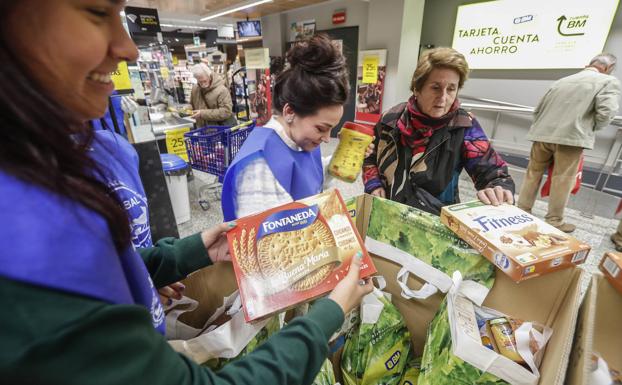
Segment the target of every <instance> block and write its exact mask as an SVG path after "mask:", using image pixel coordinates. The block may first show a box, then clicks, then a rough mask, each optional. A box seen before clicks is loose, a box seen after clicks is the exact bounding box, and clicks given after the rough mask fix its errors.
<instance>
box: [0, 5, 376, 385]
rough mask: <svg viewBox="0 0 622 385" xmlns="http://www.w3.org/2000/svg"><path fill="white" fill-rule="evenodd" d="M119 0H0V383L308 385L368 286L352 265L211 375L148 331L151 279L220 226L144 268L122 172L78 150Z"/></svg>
mask: <svg viewBox="0 0 622 385" xmlns="http://www.w3.org/2000/svg"><path fill="white" fill-rule="evenodd" d="M123 5H124V2H123V1H104V2H102V1H99V0H81V1H73V0H57V1H47V0H22V1H19V2H9V1H4V0H3V1H0V19H1V23H0V25H1V27H0V28H1V30H0V58H1V59H2V63H3V70H2V71H1V72H0V83H1V84H3V86H2V88H0V130H1V135H0V136H1V137H2V140H1V141H0V194H1V195H2V197H3V199H2V200H1V201H0V213H1V214H0V228H2V232H1V233H0V242H2V243H3V244H4V245H5V247H4V250H3V252H2V253H0V295H2V298H3V299H4V301H5V305H4V308H5V309H7V312H9V313H10V315H9V314H8V313H7V314H5V316H4V317H1V318H0V341H2V349H1V350H0V378H2V381H3V382H6V383H11V384H150V385H153V384H256V383H264V384H310V383H311V382H312V381H313V379H314V377H315V375H316V373H317V371H318V370H319V369H320V366H321V365H322V363H323V362H324V360H325V358H326V355H327V351H328V344H327V341H328V339H329V338H330V336H331V335H332V334H333V333H334V332H335V331H336V329H337V328H339V327H340V326H341V324H342V322H343V314H344V312H347V311H349V310H350V309H352V308H353V307H354V306H356V304H357V303H358V301H360V299H361V297H362V296H363V295H364V294H366V293H368V292H369V291H370V290H371V286H370V284H369V283H367V284H365V285H359V275H358V271H359V266H360V261H359V260H356V259H355V260H354V261H353V265H352V268H351V269H350V274H348V276H347V278H346V279H344V280H343V281H341V282H340V283H339V285H338V286H337V287H336V288H335V290H334V291H333V292H332V293H331V294H330V295H329V298H328V299H324V300H321V301H318V302H317V303H316V304H315V305H314V307H313V308H312V309H311V310H310V312H309V313H308V314H307V316H304V317H298V318H296V319H294V320H293V321H292V322H290V323H289V325H288V326H286V327H285V328H283V329H282V330H281V331H280V332H279V333H277V334H276V335H274V336H273V337H272V338H271V339H270V340H269V341H268V342H266V343H265V344H264V345H262V346H261V347H259V348H258V349H257V350H255V351H254V352H253V353H251V354H249V355H248V356H246V357H245V358H242V359H240V360H238V361H236V362H234V363H231V364H229V365H228V366H227V367H225V368H223V369H222V370H220V371H219V372H218V373H217V374H216V373H213V372H211V371H210V370H208V369H206V368H202V367H200V366H198V365H196V364H194V363H193V362H191V361H189V360H188V359H187V358H185V357H184V356H183V355H180V354H178V353H176V352H174V351H173V350H172V349H171V348H170V346H169V345H168V344H167V342H166V340H165V339H164V337H163V336H162V334H161V333H163V331H164V313H163V309H162V306H161V304H160V301H159V299H158V296H157V292H156V291H155V288H154V285H155V286H158V285H161V284H167V283H171V282H174V281H176V280H178V279H181V278H183V277H184V276H185V275H187V274H188V273H190V272H192V271H193V270H195V269H197V268H200V267H202V266H205V265H208V264H210V263H211V262H216V261H225V260H228V259H229V258H230V257H229V255H228V252H227V250H228V249H227V247H226V241H225V239H224V231H225V230H226V229H227V225H226V224H223V225H220V226H216V227H214V228H213V229H211V230H210V231H208V232H206V233H204V236H203V237H202V243H203V245H202V248H203V250H202V252H201V253H197V254H196V255H193V256H192V257H188V256H187V257H186V258H182V257H181V256H179V255H175V256H172V257H174V258H171V259H168V260H162V259H161V258H162V255H160V256H159V257H155V258H154V260H152V261H149V262H148V263H147V265H146V266H145V263H144V262H143V261H142V260H141V258H140V257H139V256H138V254H136V252H134V250H133V247H132V245H131V233H130V223H129V220H128V215H127V213H126V211H125V210H124V208H123V206H122V202H121V200H122V198H121V197H120V196H119V195H118V194H116V193H115V191H113V190H112V189H111V188H110V187H109V186H108V185H107V183H106V182H107V181H108V180H109V179H110V178H124V177H121V176H119V175H117V174H116V173H117V172H119V170H117V169H115V168H113V167H106V165H103V164H100V161H97V160H94V159H93V157H92V156H91V154H90V149H92V148H93V146H95V147H96V146H98V145H101V144H102V142H99V141H97V142H96V141H94V133H93V131H92V129H91V128H90V127H89V126H88V125H87V124H86V123H87V122H88V120H90V119H96V118H98V117H100V116H102V115H103V114H104V113H105V111H106V108H107V102H108V96H109V95H110V93H111V92H112V90H113V84H112V82H111V80H110V72H112V71H113V70H114V69H115V68H116V66H117V64H118V63H119V62H120V61H121V60H135V59H136V47H135V46H134V44H133V43H132V42H131V40H130V39H129V37H128V36H127V34H126V32H125V30H124V28H123V26H122V24H121V20H120V18H119V13H120V12H121V10H122V9H123ZM76 37H79V39H77V38H76ZM34 39H37V41H38V44H37V45H32V44H30V42H32V41H34ZM99 140H101V139H99ZM126 171H128V172H129V170H126ZM134 177H137V176H134ZM149 273H151V277H150V276H149ZM152 279H153V280H152ZM8 309H10V310H8Z"/></svg>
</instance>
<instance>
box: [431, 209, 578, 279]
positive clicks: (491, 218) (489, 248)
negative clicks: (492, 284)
mask: <svg viewBox="0 0 622 385" xmlns="http://www.w3.org/2000/svg"><path fill="white" fill-rule="evenodd" d="M441 222H443V223H444V224H445V225H446V226H447V227H449V228H450V229H451V230H452V231H453V232H455V233H456V234H457V235H458V236H459V237H460V238H462V239H463V240H464V241H466V242H467V243H468V244H469V245H471V246H472V247H473V248H475V249H476V250H477V251H479V252H480V253H481V254H482V255H483V256H484V257H486V258H487V259H488V260H489V261H491V262H492V263H494V264H495V265H496V266H497V267H498V268H499V269H501V270H502V271H503V272H504V273H505V274H507V275H509V276H510V278H512V279H513V280H514V281H516V282H519V281H523V280H525V279H529V278H533V277H537V276H539V275H542V274H545V273H548V272H551V271H554V270H559V269H563V268H566V267H570V266H573V265H578V264H581V263H583V262H584V261H585V259H586V257H587V254H588V253H589V251H590V246H589V245H588V244H587V243H584V242H581V241H579V240H577V239H575V238H573V237H571V236H569V235H568V234H566V233H564V232H562V231H560V230H558V229H557V228H555V227H553V226H551V225H549V224H547V223H546V222H544V221H541V220H540V219H538V218H536V217H534V216H533V215H531V214H529V213H527V212H525V211H523V210H521V209H519V208H518V207H516V206H512V205H509V204H502V205H499V206H492V205H485V204H484V203H482V202H480V201H473V202H467V203H459V204H456V205H451V206H445V207H443V208H442V210H441Z"/></svg>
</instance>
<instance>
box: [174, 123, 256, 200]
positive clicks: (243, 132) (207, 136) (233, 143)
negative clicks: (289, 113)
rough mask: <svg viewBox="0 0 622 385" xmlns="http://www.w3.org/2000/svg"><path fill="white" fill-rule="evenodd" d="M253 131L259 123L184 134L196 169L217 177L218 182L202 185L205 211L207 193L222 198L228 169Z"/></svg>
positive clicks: (207, 128) (206, 128)
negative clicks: (222, 189)
mask: <svg viewBox="0 0 622 385" xmlns="http://www.w3.org/2000/svg"><path fill="white" fill-rule="evenodd" d="M253 128H255V122H254V121H248V122H244V123H242V124H238V125H237V126H234V127H223V126H205V127H201V128H199V129H197V130H193V131H190V132H187V133H186V134H184V140H185V141H186V149H187V151H188V160H189V162H190V166H191V167H192V169H193V170H197V171H201V172H204V173H207V174H210V175H213V176H215V177H216V178H217V181H216V182H214V183H211V184H209V185H206V186H202V187H201V189H200V190H199V204H200V205H201V208H203V210H208V209H209V199H208V198H205V197H206V194H210V195H214V196H216V198H217V199H220V189H221V184H222V181H223V179H224V178H225V173H226V172H227V168H228V167H229V165H230V164H231V162H232V161H233V159H234V158H235V156H236V154H237V153H238V151H240V148H241V147H242V144H243V143H244V141H245V140H246V138H247V137H248V135H249V134H250V133H251V131H252V130H253Z"/></svg>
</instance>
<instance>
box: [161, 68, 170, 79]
mask: <svg viewBox="0 0 622 385" xmlns="http://www.w3.org/2000/svg"><path fill="white" fill-rule="evenodd" d="M160 73H161V74H162V78H164V79H168V77H169V72H168V68H167V67H161V68H160Z"/></svg>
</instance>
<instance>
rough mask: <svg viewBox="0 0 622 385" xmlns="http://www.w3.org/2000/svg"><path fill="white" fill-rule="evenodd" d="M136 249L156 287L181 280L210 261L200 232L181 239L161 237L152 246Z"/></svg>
mask: <svg viewBox="0 0 622 385" xmlns="http://www.w3.org/2000/svg"><path fill="white" fill-rule="evenodd" d="M136 251H137V252H138V254H140V256H141V257H142V259H143V261H144V262H145V266H147V270H148V271H149V275H151V279H152V280H153V284H154V285H155V286H156V287H158V288H160V287H163V286H166V285H169V284H171V283H173V282H177V281H179V280H182V279H184V278H186V276H187V275H188V274H190V273H192V272H194V271H195V270H198V269H201V268H203V267H205V266H208V265H210V264H211V263H212V261H211V259H210V258H209V256H208V255H207V250H205V245H203V240H202V239H201V234H200V233H198V234H194V235H191V236H189V237H186V238H182V239H177V238H163V239H161V240H159V241H158V242H156V244H155V245H154V246H153V247H145V248H140V249H137V250H136Z"/></svg>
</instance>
